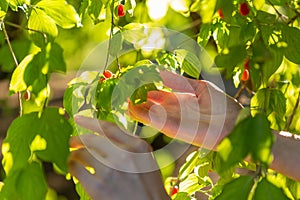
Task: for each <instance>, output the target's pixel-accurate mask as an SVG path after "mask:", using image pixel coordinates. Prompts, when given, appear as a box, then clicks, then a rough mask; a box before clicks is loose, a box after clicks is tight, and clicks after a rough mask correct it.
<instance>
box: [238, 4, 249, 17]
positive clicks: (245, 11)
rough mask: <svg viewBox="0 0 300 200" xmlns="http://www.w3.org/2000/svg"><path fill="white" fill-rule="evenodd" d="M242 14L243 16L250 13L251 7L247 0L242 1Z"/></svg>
mask: <svg viewBox="0 0 300 200" xmlns="http://www.w3.org/2000/svg"><path fill="white" fill-rule="evenodd" d="M239 8H240V9H239V11H240V14H241V15H243V16H247V15H249V13H250V9H249V6H248V3H247V2H244V3H241V4H240V7H239Z"/></svg>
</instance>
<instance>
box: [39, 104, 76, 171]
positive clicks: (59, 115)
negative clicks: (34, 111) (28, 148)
mask: <svg viewBox="0 0 300 200" xmlns="http://www.w3.org/2000/svg"><path fill="white" fill-rule="evenodd" d="M63 115H64V113H63V111H62V109H60V108H47V109H45V110H44V111H43V113H42V116H41V118H40V120H39V122H37V123H40V126H39V127H37V130H38V131H39V132H42V130H43V132H42V133H40V135H41V137H43V138H44V139H45V140H46V141H47V148H46V149H45V150H41V151H37V152H36V154H37V156H38V157H40V158H41V159H42V160H44V161H48V162H53V163H54V164H56V165H57V166H58V167H59V169H60V170H62V171H63V172H64V173H66V172H67V168H68V167H67V158H68V156H69V138H70V135H71V133H72V127H71V125H70V124H69V122H68V121H67V119H66V118H65V117H64V116H63ZM49 119H51V121H49ZM38 131H37V132H38ZM57 155H59V156H57Z"/></svg>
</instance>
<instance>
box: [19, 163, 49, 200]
mask: <svg viewBox="0 0 300 200" xmlns="http://www.w3.org/2000/svg"><path fill="white" fill-rule="evenodd" d="M16 189H17V192H18V194H19V195H20V197H21V198H22V199H43V198H45V195H46V193H47V183H46V180H45V177H44V173H43V170H42V167H41V164H39V163H36V162H33V163H31V164H29V165H28V166H27V167H25V169H23V170H22V172H21V173H20V174H19V177H18V179H17V182H16Z"/></svg>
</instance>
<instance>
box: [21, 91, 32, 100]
mask: <svg viewBox="0 0 300 200" xmlns="http://www.w3.org/2000/svg"><path fill="white" fill-rule="evenodd" d="M30 96H31V95H30V91H28V90H26V91H25V92H24V94H23V98H24V100H25V101H29V100H30Z"/></svg>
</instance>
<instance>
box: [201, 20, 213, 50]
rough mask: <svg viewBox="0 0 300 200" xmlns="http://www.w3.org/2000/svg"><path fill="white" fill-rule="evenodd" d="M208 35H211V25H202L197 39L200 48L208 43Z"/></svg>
mask: <svg viewBox="0 0 300 200" xmlns="http://www.w3.org/2000/svg"><path fill="white" fill-rule="evenodd" d="M210 35H211V25H210V24H202V25H201V28H200V33H199V37H198V43H199V44H200V45H201V46H202V47H205V46H206V44H207V43H208V40H209V38H210Z"/></svg>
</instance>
